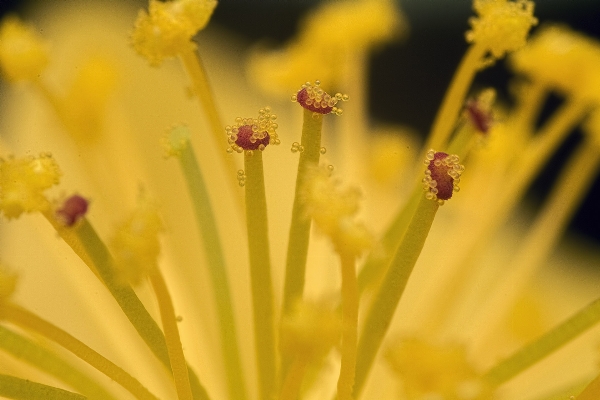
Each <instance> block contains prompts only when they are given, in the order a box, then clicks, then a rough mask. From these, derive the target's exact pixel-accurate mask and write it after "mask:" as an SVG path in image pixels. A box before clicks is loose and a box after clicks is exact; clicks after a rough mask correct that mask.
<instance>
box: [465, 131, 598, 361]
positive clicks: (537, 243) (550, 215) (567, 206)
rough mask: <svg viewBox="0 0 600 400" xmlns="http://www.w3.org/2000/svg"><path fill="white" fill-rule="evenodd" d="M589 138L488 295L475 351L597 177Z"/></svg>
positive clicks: (510, 304) (489, 333)
mask: <svg viewBox="0 0 600 400" xmlns="http://www.w3.org/2000/svg"><path fill="white" fill-rule="evenodd" d="M588 142H589V141H584V142H583V143H582V144H581V147H580V148H579V150H578V151H577V152H576V153H575V154H573V156H571V160H570V162H569V164H568V165H567V167H566V170H565V171H564V172H563V173H562V174H561V176H560V178H559V182H558V183H557V184H556V188H554V189H553V191H552V194H551V195H550V198H549V199H548V200H547V203H546V205H545V206H544V208H543V210H542V211H541V212H540V215H539V216H538V217H537V218H536V221H535V223H534V225H533V227H532V228H531V229H530V230H529V232H528V233H527V235H526V240H525V242H524V243H523V245H522V246H521V248H520V249H519V252H518V253H517V255H516V257H515V260H514V261H512V262H511V267H510V269H508V270H507V273H506V274H505V275H504V276H503V277H502V281H501V282H499V284H498V285H497V286H496V287H495V288H494V291H493V293H492V294H491V295H490V296H489V300H488V301H486V305H485V306H484V311H483V312H482V313H480V314H478V315H481V316H483V317H482V318H480V320H479V323H478V324H476V328H475V329H476V330H477V332H478V334H477V336H476V338H477V339H476V340H475V341H474V342H472V351H473V352H474V353H475V354H477V352H479V351H482V350H483V347H484V345H485V344H489V342H488V341H489V339H490V335H491V334H492V332H493V331H494V329H495V328H497V327H498V324H499V323H500V322H501V321H502V318H503V317H505V316H506V315H507V312H508V311H509V310H510V309H511V306H513V305H514V303H515V302H516V301H517V300H518V296H519V294H520V293H522V292H523V289H524V288H525V287H526V286H527V284H528V283H529V282H530V280H531V278H532V277H533V276H534V275H535V273H536V271H537V270H538V269H539V268H540V267H542V265H543V263H542V262H543V261H544V259H545V258H546V257H547V256H548V254H549V253H550V252H551V251H552V249H553V248H554V246H555V245H556V242H558V240H559V239H560V235H561V233H562V232H563V231H564V230H565V228H566V225H567V224H568V223H569V221H570V220H571V217H572V215H573V213H574V212H575V211H576V209H577V207H578V205H579V203H580V202H581V201H582V200H583V196H584V195H585V192H586V189H587V188H589V185H590V183H591V182H592V180H593V179H594V178H595V177H596V173H597V171H598V167H599V166H600V154H599V151H598V149H597V148H596V147H595V146H593V145H590V143H588ZM490 310H493V312H491V311H490Z"/></svg>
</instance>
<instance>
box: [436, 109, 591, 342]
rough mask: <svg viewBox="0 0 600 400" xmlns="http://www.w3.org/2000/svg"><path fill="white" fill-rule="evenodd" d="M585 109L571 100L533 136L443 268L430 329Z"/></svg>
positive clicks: (440, 320) (441, 322) (467, 332)
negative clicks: (493, 235) (490, 240)
mask: <svg viewBox="0 0 600 400" xmlns="http://www.w3.org/2000/svg"><path fill="white" fill-rule="evenodd" d="M585 112H586V104H585V103H582V102H578V101H574V100H569V101H567V102H566V104H564V105H563V106H562V107H561V109H560V110H558V111H557V112H556V113H555V114H554V115H553V117H552V118H551V119H550V120H549V121H548V122H547V123H546V125H545V126H544V127H542V129H541V130H540V132H539V133H538V134H537V135H535V137H534V139H532V140H531V142H530V144H529V145H528V146H527V148H526V149H525V150H524V151H523V153H522V155H521V157H520V159H519V160H518V161H517V163H516V165H515V168H514V169H513V171H514V176H512V178H510V179H509V178H506V179H507V181H508V182H507V183H506V184H505V185H504V186H503V187H502V188H500V189H501V190H499V191H500V192H501V193H499V196H498V199H497V200H496V201H495V202H494V203H490V204H488V208H489V210H488V212H486V213H485V214H484V215H483V216H482V218H480V219H478V221H477V224H474V225H473V226H472V228H471V233H470V235H469V236H468V237H467V238H466V239H467V241H466V242H465V243H464V245H463V246H461V247H460V248H459V249H458V250H459V255H458V256H457V257H456V258H455V260H457V261H456V262H454V263H447V264H446V265H445V269H444V270H440V271H439V275H438V276H439V279H440V281H441V282H443V283H444V284H443V287H442V288H440V289H439V290H438V291H437V292H438V293H439V294H438V296H437V298H436V300H435V305H434V306H432V308H431V309H432V310H434V311H433V312H432V313H431V315H430V320H429V321H428V325H427V326H426V329H428V330H433V331H438V330H439V329H440V328H441V327H442V326H445V325H446V324H447V323H448V320H447V318H448V317H450V316H451V315H452V313H451V312H450V310H451V309H452V307H453V306H454V305H455V304H456V302H457V301H458V297H459V296H460V295H461V294H462V293H464V286H465V285H466V284H467V283H468V277H469V276H472V273H473V268H475V263H473V260H474V259H475V258H476V257H477V255H478V254H479V251H480V249H483V248H484V243H487V241H488V240H489V238H490V236H491V235H492V234H493V233H494V232H495V231H496V229H497V228H498V227H499V225H500V224H501V223H502V222H503V221H505V220H506V217H507V216H508V214H509V213H510V212H511V211H512V210H513V209H514V207H515V206H516V204H517V202H518V201H519V199H520V198H521V197H522V196H523V194H524V192H525V190H526V189H527V186H528V185H529V183H530V182H531V181H532V180H533V178H535V177H536V176H537V174H538V172H539V170H540V169H541V168H542V166H543V165H544V162H545V161H546V160H547V159H548V158H549V157H550V155H551V154H552V152H553V151H554V150H555V149H556V148H557V146H558V145H559V144H560V143H561V141H562V139H564V137H565V136H566V135H567V134H568V133H569V132H570V131H571V129H572V128H573V127H574V126H575V124H576V123H577V122H578V121H579V120H580V119H581V118H582V116H583V115H584V114H585ZM449 271H453V273H454V275H453V276H448V272H449ZM462 333H464V334H465V335H467V336H469V337H470V335H471V331H470V330H469V329H466V328H465V329H463V332H462Z"/></svg>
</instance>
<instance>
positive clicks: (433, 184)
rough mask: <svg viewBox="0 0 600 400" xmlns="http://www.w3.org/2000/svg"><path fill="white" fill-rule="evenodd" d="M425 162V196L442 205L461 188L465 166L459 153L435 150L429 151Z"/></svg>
mask: <svg viewBox="0 0 600 400" xmlns="http://www.w3.org/2000/svg"><path fill="white" fill-rule="evenodd" d="M425 164H426V165H427V169H426V170H425V178H423V181H422V182H423V189H424V190H425V192H426V193H425V197H426V198H428V199H429V200H434V201H437V202H438V203H439V204H440V205H442V204H444V202H445V201H446V200H449V199H451V198H452V194H453V193H454V192H458V191H459V190H460V188H459V187H458V183H459V182H460V176H461V174H462V172H463V171H464V169H465V167H464V166H463V165H461V164H459V159H458V156H457V155H454V154H452V155H448V154H447V153H444V152H440V151H437V152H436V151H435V150H429V151H428V152H427V155H426V156H425Z"/></svg>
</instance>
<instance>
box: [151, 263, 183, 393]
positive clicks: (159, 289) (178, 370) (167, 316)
mask: <svg viewBox="0 0 600 400" xmlns="http://www.w3.org/2000/svg"><path fill="white" fill-rule="evenodd" d="M150 282H151V283H152V287H153V288H154V294H155V295H156V299H157V301H158V308H159V309H160V318H161V321H162V325H163V331H164V332H165V340H166V342H167V350H168V352H169V359H170V360H171V370H172V371H173V380H174V381H175V387H176V389H177V396H178V397H179V399H180V400H192V399H193V396H192V389H191V387H190V379H189V376H188V369H187V364H186V362H185V356H184V354H183V348H182V347H181V339H180V337H179V329H178V328H177V317H176V316H175V310H174V309H173V301H172V300H171V295H170V294H169V290H168V289H167V284H166V283H165V280H164V278H163V276H162V275H161V273H160V271H159V270H158V268H156V269H155V270H154V271H153V273H151V274H150Z"/></svg>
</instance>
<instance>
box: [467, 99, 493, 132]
mask: <svg viewBox="0 0 600 400" xmlns="http://www.w3.org/2000/svg"><path fill="white" fill-rule="evenodd" d="M466 111H467V116H468V117H469V120H470V121H471V123H472V124H473V125H474V126H475V128H476V129H477V130H478V131H480V132H482V133H488V131H489V129H490V126H491V124H492V113H491V112H490V111H486V110H484V109H482V108H481V107H480V106H479V104H478V103H477V101H474V100H469V101H468V102H467V105H466Z"/></svg>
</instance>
